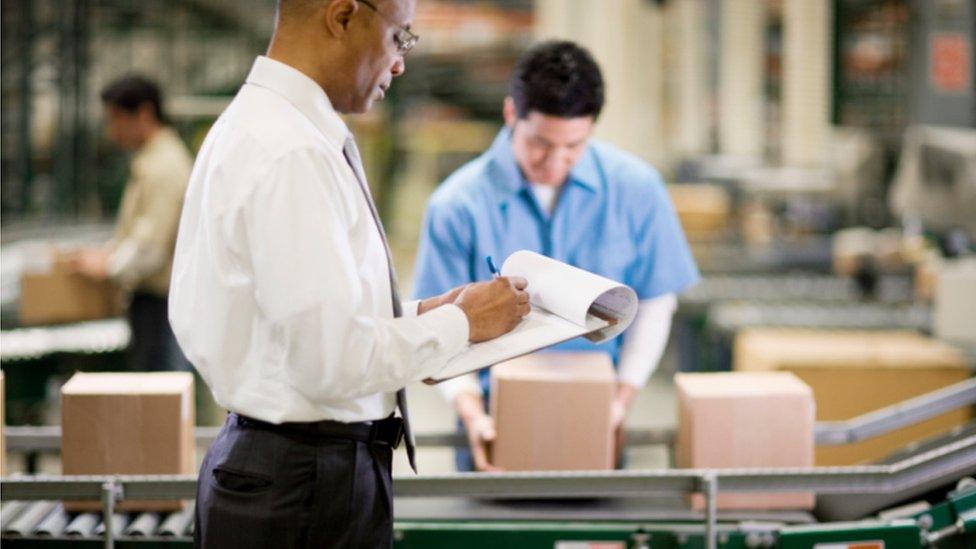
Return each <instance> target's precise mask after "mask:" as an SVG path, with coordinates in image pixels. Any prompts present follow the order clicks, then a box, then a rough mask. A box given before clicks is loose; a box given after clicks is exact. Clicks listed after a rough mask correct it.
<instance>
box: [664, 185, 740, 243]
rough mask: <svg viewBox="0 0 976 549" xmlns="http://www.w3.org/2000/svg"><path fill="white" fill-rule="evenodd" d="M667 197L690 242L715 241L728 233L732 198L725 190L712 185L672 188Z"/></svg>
mask: <svg viewBox="0 0 976 549" xmlns="http://www.w3.org/2000/svg"><path fill="white" fill-rule="evenodd" d="M668 194H669V195H670V196H671V202H672V203H673V204H674V209H675V212H676V213H677V214H678V219H679V220H680V221H681V227H682V228H683V229H684V231H685V235H686V236H687V237H688V238H689V239H692V240H697V239H708V238H715V237H719V236H722V235H723V234H724V233H725V232H726V231H727V230H728V228H729V219H730V217H731V212H732V199H731V198H730V197H729V193H728V191H727V190H725V188H723V187H721V186H719V185H712V184H682V185H669V186H668Z"/></svg>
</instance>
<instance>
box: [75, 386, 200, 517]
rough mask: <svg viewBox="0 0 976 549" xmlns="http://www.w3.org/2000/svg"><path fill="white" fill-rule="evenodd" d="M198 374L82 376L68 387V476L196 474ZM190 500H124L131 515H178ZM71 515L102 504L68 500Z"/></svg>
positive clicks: (123, 508) (124, 507) (123, 505)
mask: <svg viewBox="0 0 976 549" xmlns="http://www.w3.org/2000/svg"><path fill="white" fill-rule="evenodd" d="M193 425H194V402H193V374H191V373H189V372H153V373H97V374H87V373H77V374H75V375H74V376H72V378H71V379H70V380H68V382H67V383H65V384H64V386H63V387H62V388H61V429H62V434H61V466H62V472H63V473H64V474H65V475H192V474H194V473H195V472H196V468H195V465H196V463H195V460H194V451H195V445H194V436H193ZM183 505H184V502H182V501H178V500H171V501H125V502H122V503H121V504H120V506H119V508H120V509H121V510H126V511H172V510H179V509H182V508H183ZM65 508H66V509H67V510H69V511H81V510H95V509H100V508H101V506H100V503H98V502H66V503H65Z"/></svg>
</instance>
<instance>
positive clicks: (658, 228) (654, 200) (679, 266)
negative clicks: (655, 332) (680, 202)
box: [628, 172, 699, 300]
mask: <svg viewBox="0 0 976 549" xmlns="http://www.w3.org/2000/svg"><path fill="white" fill-rule="evenodd" d="M650 183H651V185H650V186H649V187H646V189H647V190H646V192H647V193H648V194H649V196H648V200H647V201H638V202H635V204H640V205H642V206H643V207H641V209H642V210H643V211H642V212H640V213H639V214H638V215H639V216H640V218H641V222H640V223H638V224H637V226H638V230H637V234H636V235H635V244H636V245H637V261H635V263H634V265H633V267H632V268H631V273H630V276H629V277H628V279H629V281H630V283H631V286H632V287H633V288H634V290H635V291H636V292H637V296H638V298H640V299H642V300H643V299H652V298H655V297H658V296H661V295H664V294H670V293H680V292H681V291H683V290H685V289H687V288H688V287H689V286H691V285H692V284H694V283H695V282H698V279H699V274H698V267H697V266H696V265H695V260H694V258H693V257H692V255H691V250H690V249H689V247H688V240H687V239H686V238H685V233H684V230H682V228H681V223H680V222H679V221H678V216H677V214H676V213H675V211H674V206H673V205H672V204H671V198H670V197H669V196H668V193H667V190H666V188H665V186H664V183H663V182H662V181H661V178H660V176H658V175H657V173H656V172H654V173H653V177H652V179H651V181H650ZM648 206H649V208H648ZM648 210H649V211H648Z"/></svg>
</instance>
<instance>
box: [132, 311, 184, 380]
mask: <svg viewBox="0 0 976 549" xmlns="http://www.w3.org/2000/svg"><path fill="white" fill-rule="evenodd" d="M168 301H169V300H168V299H166V298H165V297H162V296H158V295H154V294H150V293H146V292H135V293H134V294H132V301H131V303H129V329H130V331H131V333H132V337H131V339H130V340H129V349H128V352H127V356H126V361H127V363H128V366H129V369H130V370H132V371H134V372H165V371H180V370H189V369H190V363H189V362H188V361H187V360H186V357H185V356H184V355H183V351H182V350H180V346H179V344H178V343H177V342H176V336H175V335H173V329H172V328H171V327H170V325H169V316H168V312H167V304H168Z"/></svg>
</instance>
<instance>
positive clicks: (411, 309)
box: [400, 299, 420, 318]
mask: <svg viewBox="0 0 976 549" xmlns="http://www.w3.org/2000/svg"><path fill="white" fill-rule="evenodd" d="M400 309H401V310H402V311H403V317H404V318H413V317H415V316H417V313H419V312H420V300H419V299H418V300H415V301H405V302H404V303H403V306H402V307H400Z"/></svg>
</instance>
